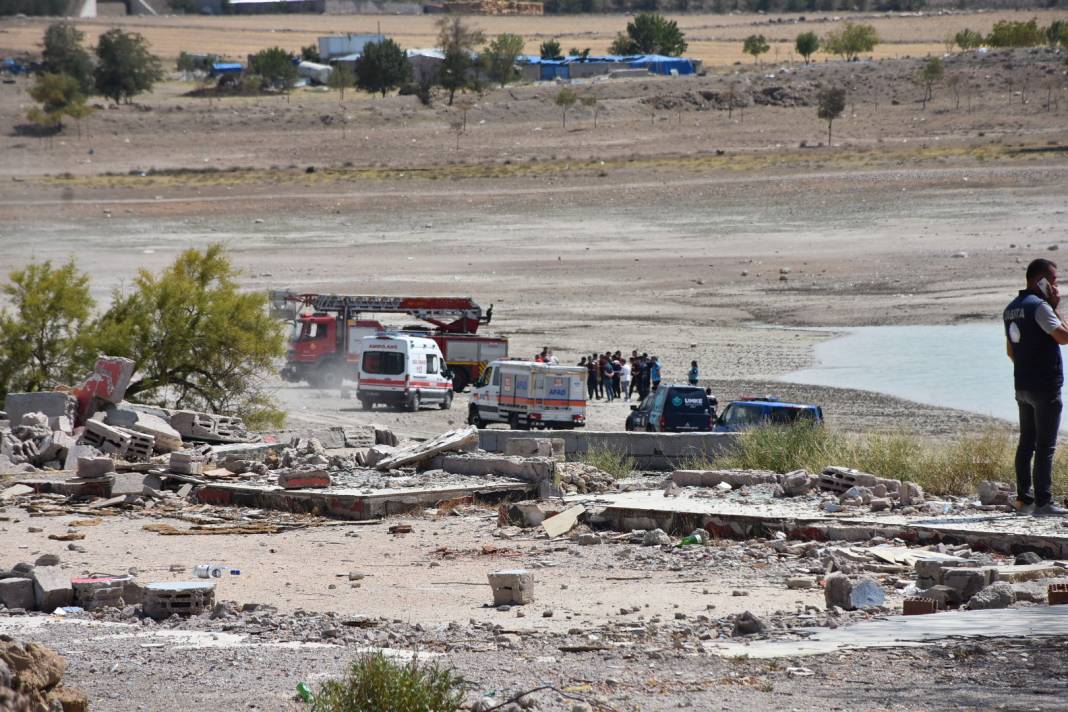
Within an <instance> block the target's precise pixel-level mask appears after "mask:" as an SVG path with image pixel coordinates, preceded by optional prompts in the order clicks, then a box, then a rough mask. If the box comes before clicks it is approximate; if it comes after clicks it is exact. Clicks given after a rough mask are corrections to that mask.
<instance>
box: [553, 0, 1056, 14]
mask: <svg viewBox="0 0 1068 712" xmlns="http://www.w3.org/2000/svg"><path fill="white" fill-rule="evenodd" d="M960 2H963V3H965V4H966V5H968V6H972V3H973V2H975V0H960ZM960 2H958V5H960ZM1046 2H1052V3H1054V6H1056V5H1057V4H1064V5H1068V0H1046ZM981 4H982V3H981V2H980V4H979V5H977V6H981ZM544 6H545V12H546V14H559V15H566V14H577V13H599V12H607V13H616V12H623V13H638V12H670V13H678V12H715V13H728V12H765V13H766V12H850V11H859V12H906V11H912V10H920V9H923V8H925V7H927V0H545V3H544Z"/></svg>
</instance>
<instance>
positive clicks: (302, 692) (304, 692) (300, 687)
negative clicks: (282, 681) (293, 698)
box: [297, 682, 312, 702]
mask: <svg viewBox="0 0 1068 712" xmlns="http://www.w3.org/2000/svg"><path fill="white" fill-rule="evenodd" d="M297 697H299V698H300V699H301V701H303V702H311V701H312V693H311V690H310V689H309V688H308V685H307V683H303V682H298V683H297Z"/></svg>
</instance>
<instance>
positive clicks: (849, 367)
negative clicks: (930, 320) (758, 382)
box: [782, 322, 1018, 422]
mask: <svg viewBox="0 0 1068 712" xmlns="http://www.w3.org/2000/svg"><path fill="white" fill-rule="evenodd" d="M834 331H845V332H847V333H846V334H845V335H844V336H841V337H838V338H834V339H829V340H827V341H823V342H821V343H819V344H818V345H817V346H816V348H815V363H814V365H813V366H812V367H811V368H805V369H802V370H800V371H794V372H793V373H789V374H786V375H785V376H783V377H782V380H784V381H788V382H792V383H805V384H809V385H816V386H835V387H838V388H856V389H860V390H865V391H876V392H879V393H885V394H887V395H892V396H897V397H899V398H905V399H908V400H911V401H917V402H919V403H929V404H931V405H938V406H944V407H947V408H956V409H959V410H966V411H971V412H973V413H981V414H983V415H990V416H994V417H996V418H1004V419H1006V420H1009V421H1012V422H1015V421H1016V419H1017V417H1018V416H1017V412H1016V401H1015V399H1014V397H1013V387H1012V362H1011V361H1009V359H1008V357H1007V356H1006V355H1005V334H1004V331H1003V327H1002V325H1001V323H1000V322H990V323H981V324H961V325H956V326H862V327H855V328H848V329H834Z"/></svg>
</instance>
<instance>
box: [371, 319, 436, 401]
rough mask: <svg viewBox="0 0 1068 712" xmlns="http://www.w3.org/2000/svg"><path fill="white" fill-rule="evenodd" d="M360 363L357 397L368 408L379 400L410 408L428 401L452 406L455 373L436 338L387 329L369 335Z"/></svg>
mask: <svg viewBox="0 0 1068 712" xmlns="http://www.w3.org/2000/svg"><path fill="white" fill-rule="evenodd" d="M359 364H360V365H359V380H358V381H357V385H356V397H357V398H358V399H359V400H360V404H361V405H362V406H363V407H364V409H366V410H369V409H371V408H373V407H374V405H375V403H386V404H390V405H394V406H402V407H403V408H405V409H406V410H410V411H416V410H419V407H420V406H421V405H424V404H436V405H437V406H438V407H439V408H441V409H442V410H446V409H448V408H450V407H452V375H451V374H450V373H449V367H448V366H447V365H446V364H445V358H444V357H443V356H442V355H441V349H440V348H438V345H437V342H435V341H434V340H433V339H428V338H426V337H422V336H411V335H409V334H401V333H385V332H383V333H378V334H375V335H374V336H365V337H363V339H362V341H361V343H360V360H359Z"/></svg>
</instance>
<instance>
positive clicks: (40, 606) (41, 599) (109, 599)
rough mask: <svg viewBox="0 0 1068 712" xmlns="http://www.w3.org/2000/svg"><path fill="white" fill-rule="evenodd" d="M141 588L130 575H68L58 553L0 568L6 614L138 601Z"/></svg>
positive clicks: (0, 592)
mask: <svg viewBox="0 0 1068 712" xmlns="http://www.w3.org/2000/svg"><path fill="white" fill-rule="evenodd" d="M141 599H142V589H141V586H140V585H138V583H137V581H136V580H135V578H134V577H133V576H130V575H122V576H88V577H80V578H72V577H71V575H70V573H69V572H68V571H66V570H65V569H63V568H61V567H60V565H59V556H57V555H55V554H44V555H42V556H40V557H38V558H37V561H36V562H35V563H34V564H28V563H20V564H16V565H15V566H14V567H12V568H11V569H10V570H9V571H3V570H0V604H3V607H4V608H6V609H7V610H8V612H9V613H14V612H25V611H44V612H45V613H51V612H53V611H55V610H56V609H66V608H67V607H69V606H75V607H77V608H80V609H82V610H86V611H93V610H97V609H100V608H106V607H113V608H122V607H123V606H126V605H133V604H139V603H141Z"/></svg>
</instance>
